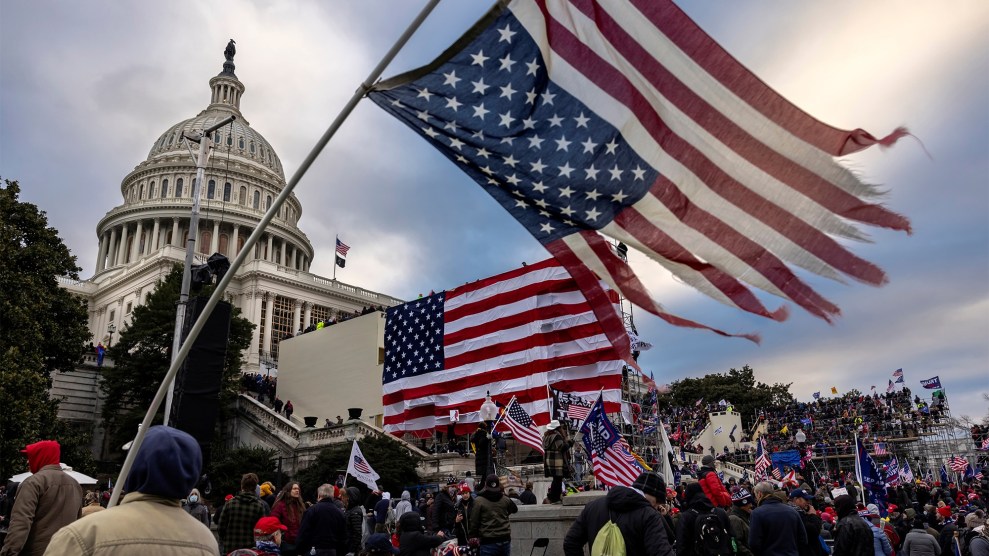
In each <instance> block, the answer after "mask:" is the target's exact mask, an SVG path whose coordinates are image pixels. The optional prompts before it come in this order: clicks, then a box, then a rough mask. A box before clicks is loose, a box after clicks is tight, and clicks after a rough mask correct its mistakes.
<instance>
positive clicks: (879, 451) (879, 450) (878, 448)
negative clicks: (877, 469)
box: [872, 442, 889, 456]
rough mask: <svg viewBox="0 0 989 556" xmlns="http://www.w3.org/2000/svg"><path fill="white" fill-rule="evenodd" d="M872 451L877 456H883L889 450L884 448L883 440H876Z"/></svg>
mask: <svg viewBox="0 0 989 556" xmlns="http://www.w3.org/2000/svg"><path fill="white" fill-rule="evenodd" d="M872 453H874V454H876V455H877V456H885V455H887V454H889V452H888V451H887V450H886V444H885V443H883V442H876V445H875V447H874V448H873V449H872Z"/></svg>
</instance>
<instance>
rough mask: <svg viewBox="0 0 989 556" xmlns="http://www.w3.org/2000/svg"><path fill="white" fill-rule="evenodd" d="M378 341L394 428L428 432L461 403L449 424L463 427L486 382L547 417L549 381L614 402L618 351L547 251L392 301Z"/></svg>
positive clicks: (497, 394)
mask: <svg viewBox="0 0 989 556" xmlns="http://www.w3.org/2000/svg"><path fill="white" fill-rule="evenodd" d="M612 310H614V309H612ZM616 314H617V313H616ZM384 344H385V362H384V369H383V374H382V382H383V396H382V403H383V405H384V412H383V413H384V428H385V431H386V432H390V433H392V434H403V433H410V434H413V435H415V436H419V437H424V436H429V435H432V434H433V431H434V429H435V428H436V427H438V426H442V427H444V429H445V427H446V425H448V424H449V422H448V418H449V417H448V415H449V414H450V411H451V410H458V411H460V420H459V421H458V422H457V423H456V425H455V427H456V428H455V430H456V434H466V433H467V432H470V431H472V430H473V429H474V427H475V426H476V423H477V422H478V421H479V420H480V415H479V412H478V408H480V407H481V403H482V402H483V401H484V399H485V396H486V395H487V393H488V392H490V393H491V397H492V400H494V401H496V402H498V401H500V402H501V403H503V404H504V403H508V401H510V400H511V398H512V396H516V397H517V401H518V403H519V404H520V405H521V406H522V407H523V408H524V409H525V411H526V413H528V414H529V415H530V416H531V418H532V420H533V421H534V422H535V423H536V425H545V424H546V423H548V422H549V421H550V419H551V417H550V415H549V409H548V408H549V403H548V399H549V396H550V393H549V389H547V384H548V385H549V386H550V387H551V388H552V389H554V390H558V391H561V392H567V393H570V394H571V395H575V396H583V397H588V398H589V397H592V396H596V395H597V394H598V392H599V391H601V389H602V388H604V401H605V406H606V407H605V409H606V410H608V411H613V412H617V411H618V410H619V402H620V397H621V381H622V368H623V361H622V359H621V357H620V356H619V355H618V353H617V352H616V351H615V349H614V348H613V347H612V344H611V343H610V342H609V341H608V338H607V337H606V336H605V334H604V331H603V330H602V328H601V325H600V323H599V322H598V320H597V318H596V315H595V314H594V312H593V311H592V310H591V307H590V305H589V304H588V303H587V300H586V299H585V298H584V296H583V294H581V292H580V289H579V288H578V286H577V283H576V282H575V281H574V280H573V279H572V278H571V277H570V275H569V274H568V273H567V271H566V269H564V268H563V267H562V266H561V265H560V264H559V263H557V262H556V261H555V260H554V259H548V260H546V261H542V262H539V263H535V264H530V265H528V266H524V267H522V268H519V269H516V270H513V271H510V272H506V273H503V274H499V275H497V276H493V277H490V278H485V279H482V280H478V281H476V282H472V283H470V284H465V285H463V286H460V287H458V288H455V289H453V290H450V291H447V292H440V293H438V294H433V295H430V296H427V297H423V298H420V299H417V300H414V301H410V302H409V303H405V304H403V305H398V306H395V307H391V308H389V309H388V311H387V317H386V321H385V338H384ZM444 432H445V430H444Z"/></svg>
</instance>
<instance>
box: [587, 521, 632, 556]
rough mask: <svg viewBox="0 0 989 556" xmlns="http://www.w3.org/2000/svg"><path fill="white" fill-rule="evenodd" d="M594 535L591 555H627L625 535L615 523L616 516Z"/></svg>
mask: <svg viewBox="0 0 989 556" xmlns="http://www.w3.org/2000/svg"><path fill="white" fill-rule="evenodd" d="M610 518H611V519H609V520H608V523H605V524H604V527H602V528H601V529H600V530H599V531H598V534H597V535H595V536H594V543H593V544H592V545H591V556H625V537H624V536H622V530H621V529H619V528H618V525H617V524H616V523H615V520H614V516H613V515H612V516H610Z"/></svg>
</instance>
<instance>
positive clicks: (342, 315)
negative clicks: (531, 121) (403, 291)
mask: <svg viewBox="0 0 989 556" xmlns="http://www.w3.org/2000/svg"><path fill="white" fill-rule="evenodd" d="M384 310H385V307H384V306H382V305H377V306H375V305H365V306H364V307H362V308H361V309H360V310H357V309H355V310H354V312H352V313H347V312H344V311H340V312H338V313H337V316H335V317H329V318H326V319H323V320H321V321H317V322H314V323H312V324H310V325H309V326H307V327H306V328H305V329H303V330H302V331H301V332H300V334H308V333H310V332H315V331H317V330H322V329H323V328H326V327H328V326H333V325H334V324H337V323H339V322H346V321H348V320H350V319H352V318H356V317H361V316H364V315H369V314H371V313H375V312H384ZM288 337H290V338H291V337H292V335H291V334H290V335H289V336H288Z"/></svg>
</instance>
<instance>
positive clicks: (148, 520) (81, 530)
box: [46, 492, 220, 556]
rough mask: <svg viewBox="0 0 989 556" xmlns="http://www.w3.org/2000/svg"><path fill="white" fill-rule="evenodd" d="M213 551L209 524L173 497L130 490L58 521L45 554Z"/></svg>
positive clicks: (201, 555)
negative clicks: (67, 521)
mask: <svg viewBox="0 0 989 556" xmlns="http://www.w3.org/2000/svg"><path fill="white" fill-rule="evenodd" d="M135 544H140V550H139V552H140V553H141V554H146V555H150V556H155V555H161V556H215V555H216V554H219V552H220V549H219V547H217V545H216V538H215V537H214V536H213V533H211V532H210V530H209V529H207V528H205V527H203V526H202V524H201V523H200V522H199V520H197V519H196V518H194V517H192V516H191V515H189V514H188V513H187V512H186V511H185V510H183V509H182V507H181V506H180V504H179V501H178V500H177V499H174V498H166V497H163V496H156V495H153V494H144V493H142V492H132V493H130V494H128V495H127V496H125V497H124V499H123V501H122V502H121V503H120V505H119V506H115V507H113V508H109V509H107V510H106V511H103V512H97V513H95V514H93V515H91V516H89V517H87V518H86V519H80V520H79V521H76V522H74V523H72V524H71V525H67V526H66V527H63V528H62V529H61V530H60V531H59V532H58V533H57V534H56V535H55V536H54V537H52V540H51V544H50V545H48V552H46V554H51V555H60V554H85V555H87V556H118V555H119V556H124V555H129V554H133V553H134V552H135V547H134V545H135Z"/></svg>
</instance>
